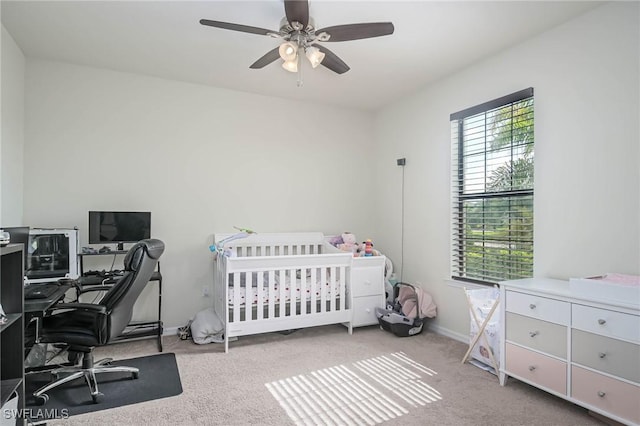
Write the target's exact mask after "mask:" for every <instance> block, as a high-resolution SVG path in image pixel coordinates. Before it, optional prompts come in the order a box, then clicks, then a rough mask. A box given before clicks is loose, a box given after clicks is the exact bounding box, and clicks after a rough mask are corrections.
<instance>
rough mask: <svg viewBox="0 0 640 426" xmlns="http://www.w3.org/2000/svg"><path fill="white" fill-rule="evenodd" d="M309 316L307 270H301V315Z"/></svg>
mask: <svg viewBox="0 0 640 426" xmlns="http://www.w3.org/2000/svg"><path fill="white" fill-rule="evenodd" d="M306 314H307V268H302V269H300V315H306Z"/></svg>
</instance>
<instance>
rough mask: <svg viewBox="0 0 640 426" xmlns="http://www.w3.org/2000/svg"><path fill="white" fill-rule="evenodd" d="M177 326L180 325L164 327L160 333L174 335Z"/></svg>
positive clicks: (176, 331)
mask: <svg viewBox="0 0 640 426" xmlns="http://www.w3.org/2000/svg"><path fill="white" fill-rule="evenodd" d="M178 328H180V327H165V328H164V330H162V335H163V336H176V335H177V334H178Z"/></svg>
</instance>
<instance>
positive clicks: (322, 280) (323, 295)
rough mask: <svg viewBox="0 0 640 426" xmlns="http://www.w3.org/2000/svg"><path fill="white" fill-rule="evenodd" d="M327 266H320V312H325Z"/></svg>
mask: <svg viewBox="0 0 640 426" xmlns="http://www.w3.org/2000/svg"><path fill="white" fill-rule="evenodd" d="M326 283H327V268H320V285H321V286H322V287H320V288H321V289H322V290H321V291H320V301H321V302H322V303H321V304H320V312H327V284H326Z"/></svg>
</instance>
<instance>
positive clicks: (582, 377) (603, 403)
mask: <svg viewBox="0 0 640 426" xmlns="http://www.w3.org/2000/svg"><path fill="white" fill-rule="evenodd" d="M571 396H572V397H573V398H574V399H577V400H579V401H582V402H585V403H587V404H589V405H592V406H594V407H597V408H599V409H601V410H604V411H606V412H607V413H611V414H613V415H615V416H618V417H621V418H623V419H627V420H630V421H632V422H633V423H640V386H636V385H632V384H630V383H626V382H622V381H620V380H616V379H613V378H611V377H607V376H603V375H602V374H598V373H595V372H593V371H589V370H585V369H584V368H580V367H576V366H573V367H571Z"/></svg>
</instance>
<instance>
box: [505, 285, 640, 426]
mask: <svg viewBox="0 0 640 426" xmlns="http://www.w3.org/2000/svg"><path fill="white" fill-rule="evenodd" d="M500 291H501V300H502V301H503V303H501V310H502V312H501V313H502V316H501V318H503V321H502V324H501V327H502V333H501V335H502V336H503V338H502V345H503V347H502V351H501V356H500V357H501V359H500V383H501V384H503V385H506V381H507V380H506V379H507V377H508V376H511V377H514V378H517V379H519V380H521V381H523V382H526V383H529V384H531V385H533V386H536V387H538V388H540V389H543V390H545V391H547V392H549V393H552V394H554V395H556V396H559V397H561V398H564V399H567V400H569V401H571V402H573V403H575V404H578V405H580V406H583V407H585V408H587V409H589V410H592V411H594V412H596V413H599V414H602V415H604V416H607V417H609V418H611V419H613V420H616V421H618V422H621V423H624V424H628V425H637V424H640V310H639V309H640V308H639V305H640V300H633V298H632V299H631V300H629V299H627V300H624V299H622V300H616V298H615V297H612V298H609V299H607V300H604V299H602V298H601V297H590V296H589V294H590V292H589V291H577V289H576V287H572V286H570V284H569V281H562V280H554V279H538V278H531V279H523V280H514V281H504V282H501V283H500Z"/></svg>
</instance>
